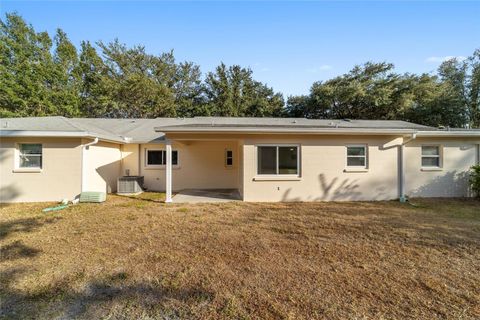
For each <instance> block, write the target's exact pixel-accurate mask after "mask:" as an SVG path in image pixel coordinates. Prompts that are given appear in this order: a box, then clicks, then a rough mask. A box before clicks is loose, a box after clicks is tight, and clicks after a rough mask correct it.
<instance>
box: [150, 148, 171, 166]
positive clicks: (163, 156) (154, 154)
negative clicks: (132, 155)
mask: <svg viewBox="0 0 480 320" xmlns="http://www.w3.org/2000/svg"><path fill="white" fill-rule="evenodd" d="M166 164H167V151H165V150H147V166H164V165H166ZM172 165H174V166H177V165H178V151H177V150H172Z"/></svg>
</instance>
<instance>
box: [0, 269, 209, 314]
mask: <svg viewBox="0 0 480 320" xmlns="http://www.w3.org/2000/svg"><path fill="white" fill-rule="evenodd" d="M25 271H26V270H25V269H10V270H7V271H5V272H2V273H0V281H1V282H2V287H1V288H0V297H2V298H1V299H0V318H2V319H3V318H5V319H37V318H42V319H43V318H50V317H51V316H52V315H51V314H48V313H49V312H53V313H54V314H55V318H58V319H90V318H103V317H105V316H106V317H108V316H109V315H111V313H112V310H113V307H114V306H115V307H117V308H118V307H120V308H126V307H128V309H129V310H128V311H129V313H130V312H133V313H135V314H138V315H142V316H145V315H149V317H148V318H150V316H154V317H157V316H159V317H160V318H162V319H163V318H172V317H173V318H179V317H180V315H179V314H175V313H177V312H178V310H177V311H174V309H172V308H168V305H171V304H172V303H173V304H176V303H177V304H178V303H180V304H185V303H187V304H189V305H195V304H196V305H204V304H206V303H208V302H210V301H212V300H213V299H214V294H213V293H211V292H208V291H206V290H204V289H202V288H196V287H191V288H176V287H168V286H164V285H162V284H161V283H145V282H142V283H135V282H133V283H131V281H129V279H128V278H129V276H128V274H126V273H124V272H121V273H114V274H111V275H108V276H105V277H102V278H99V279H94V280H91V281H89V282H88V283H87V284H86V285H85V287H84V289H83V290H81V291H77V290H73V289H71V288H70V287H69V284H68V279H67V280H66V281H64V282H61V283H58V284H57V285H56V286H52V287H48V288H47V289H44V290H42V291H37V292H32V293H25V292H23V291H21V290H18V289H16V288H15V285H14V284H15V282H16V280H17V279H18V278H19V277H20V276H21V275H22V274H24V273H25Z"/></svg>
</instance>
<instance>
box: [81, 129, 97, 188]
mask: <svg viewBox="0 0 480 320" xmlns="http://www.w3.org/2000/svg"><path fill="white" fill-rule="evenodd" d="M97 143H98V138H95V139H94V140H93V141H92V142H89V143H87V144H84V145H83V146H82V187H81V191H82V192H84V191H86V190H85V187H86V185H87V170H85V167H86V162H87V153H86V150H87V149H88V147H90V146H93V145H94V144H97Z"/></svg>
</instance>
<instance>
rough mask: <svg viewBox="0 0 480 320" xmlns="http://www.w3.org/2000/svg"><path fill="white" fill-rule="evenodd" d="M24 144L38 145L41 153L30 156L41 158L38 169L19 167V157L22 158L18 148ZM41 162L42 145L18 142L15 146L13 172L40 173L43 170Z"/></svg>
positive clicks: (42, 157) (42, 156)
mask: <svg viewBox="0 0 480 320" xmlns="http://www.w3.org/2000/svg"><path fill="white" fill-rule="evenodd" d="M24 144H39V145H40V147H41V149H42V153H41V154H37V155H36V154H31V155H30V156H39V157H40V158H41V161H40V162H41V165H40V167H21V166H20V157H21V156H22V154H21V151H20V146H21V145H24ZM43 160H44V154H43V143H38V142H18V143H16V144H15V157H14V161H15V162H14V166H13V168H14V171H15V172H41V171H42V170H43V165H44V163H43Z"/></svg>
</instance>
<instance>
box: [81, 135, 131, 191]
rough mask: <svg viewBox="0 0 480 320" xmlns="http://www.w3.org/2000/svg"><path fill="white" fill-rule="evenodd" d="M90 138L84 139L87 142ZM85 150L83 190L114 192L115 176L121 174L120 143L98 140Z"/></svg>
mask: <svg viewBox="0 0 480 320" xmlns="http://www.w3.org/2000/svg"><path fill="white" fill-rule="evenodd" d="M90 141H91V140H84V143H88V142H90ZM84 152H85V170H86V172H87V176H86V181H85V182H86V183H85V188H84V190H85V191H101V192H108V193H111V192H116V191H117V178H118V177H119V176H120V175H121V160H122V151H121V150H120V145H118V144H114V143H108V142H99V143H97V144H95V145H92V146H90V147H88V149H87V150H85V151H84Z"/></svg>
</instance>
